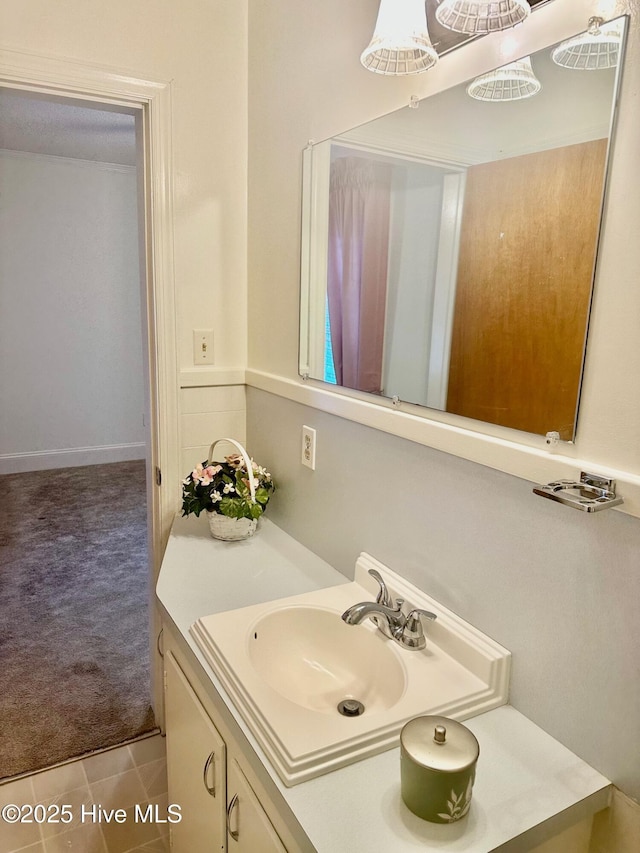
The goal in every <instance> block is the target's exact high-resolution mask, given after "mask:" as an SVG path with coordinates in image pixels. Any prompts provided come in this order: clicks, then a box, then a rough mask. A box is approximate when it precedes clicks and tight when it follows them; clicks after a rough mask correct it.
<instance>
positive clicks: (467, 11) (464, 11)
mask: <svg viewBox="0 0 640 853" xmlns="http://www.w3.org/2000/svg"><path fill="white" fill-rule="evenodd" d="M530 12H531V7H530V6H529V4H528V3H527V0H442V2H441V3H440V5H439V6H438V8H437V9H436V20H437V21H438V23H440V24H442V26H443V27H447V29H449V30H454V31H455V32H456V33H466V34H467V35H486V33H495V32H499V31H500V30H506V29H508V28H509V27H515V26H516V24H521V23H522V22H523V21H524V20H525V19H526V18H527V17H528V16H529V14H530Z"/></svg>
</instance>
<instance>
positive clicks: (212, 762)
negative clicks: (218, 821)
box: [202, 751, 216, 797]
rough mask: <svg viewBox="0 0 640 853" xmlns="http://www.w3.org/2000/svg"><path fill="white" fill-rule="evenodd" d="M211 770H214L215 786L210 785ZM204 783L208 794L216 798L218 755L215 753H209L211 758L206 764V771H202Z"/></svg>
mask: <svg viewBox="0 0 640 853" xmlns="http://www.w3.org/2000/svg"><path fill="white" fill-rule="evenodd" d="M209 768H212V769H213V774H212V775H213V784H212V785H209ZM202 781H203V782H204V787H205V788H206V789H207V793H208V794H209V795H210V796H212V797H215V795H216V754H215V751H214V752H211V753H209V757H208V758H207V760H206V761H205V763H204V770H203V771H202Z"/></svg>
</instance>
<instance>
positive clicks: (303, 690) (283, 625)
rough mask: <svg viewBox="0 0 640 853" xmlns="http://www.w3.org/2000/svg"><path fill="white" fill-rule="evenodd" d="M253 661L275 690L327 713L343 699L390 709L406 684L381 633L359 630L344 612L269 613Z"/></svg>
mask: <svg viewBox="0 0 640 853" xmlns="http://www.w3.org/2000/svg"><path fill="white" fill-rule="evenodd" d="M356 627H357V626H356ZM248 656H249V660H250V662H251V664H252V666H253V668H254V669H255V671H256V672H257V673H258V674H259V675H260V676H261V678H263V679H264V681H266V682H267V684H268V685H269V686H270V687H271V688H273V690H275V691H276V692H277V693H279V694H280V695H281V696H284V698H285V699H289V700H290V701H291V702H295V703H296V705H300V706H302V707H303V708H308V709H310V710H311V711H320V712H321V713H323V714H335V713H336V709H337V707H338V704H339V702H341V701H342V700H344V699H356V700H358V701H359V702H361V703H362V704H363V705H364V708H365V711H366V712H367V713H375V712H376V711H380V710H385V709H387V708H391V707H392V706H393V705H395V704H396V703H397V702H398V700H399V699H400V698H401V697H402V694H403V693H404V691H405V688H406V684H407V677H406V670H405V668H404V666H403V665H402V661H401V660H400V659H399V657H398V655H397V654H395V653H394V651H393V649H392V648H391V644H390V643H389V641H388V640H387V639H386V638H385V637H383V636H382V634H381V633H380V632H379V631H376V632H375V633H373V632H372V631H354V626H350V625H347V624H346V623H345V622H343V621H342V619H341V618H340V614H339V613H336V612H335V611H333V610H325V609H323V608H319V607H309V606H300V605H298V606H295V605H294V606H290V607H284V608H282V609H277V610H272V611H271V612H270V613H267V614H266V615H265V616H263V617H262V618H261V619H259V620H258V621H257V622H256V623H255V624H254V625H253V626H252V627H251V628H250V633H249V643H248Z"/></svg>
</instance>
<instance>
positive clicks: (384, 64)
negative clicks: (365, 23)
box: [360, 0, 438, 75]
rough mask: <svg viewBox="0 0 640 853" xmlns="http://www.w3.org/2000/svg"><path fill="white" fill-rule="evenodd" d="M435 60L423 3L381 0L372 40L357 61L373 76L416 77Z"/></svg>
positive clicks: (417, 1) (420, 0)
mask: <svg viewBox="0 0 640 853" xmlns="http://www.w3.org/2000/svg"><path fill="white" fill-rule="evenodd" d="M437 61H438V54H437V53H436V51H435V48H434V47H433V45H432V44H431V40H430V38H429V33H428V31H427V13H426V8H425V2H424V0H380V8H379V10H378V18H377V20H376V26H375V30H374V32H373V38H372V39H371V42H370V44H369V45H368V47H367V48H366V49H365V50H364V51H363V53H362V55H361V57H360V62H361V63H362V64H363V65H364V67H365V68H366V69H367V70H369V71H373V72H375V73H376V74H395V75H399V74H419V73H420V72H421V71H426V70H427V69H428V68H431V67H432V66H433V65H435V64H436V62H437Z"/></svg>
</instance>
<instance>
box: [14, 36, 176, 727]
mask: <svg viewBox="0 0 640 853" xmlns="http://www.w3.org/2000/svg"><path fill="white" fill-rule="evenodd" d="M0 86H4V87H6V88H13V89H19V90H23V91H29V92H37V93H41V94H46V95H51V96H54V97H55V96H58V97H64V98H71V99H74V100H76V101H78V100H80V101H83V100H84V101H91V102H93V103H100V104H104V105H105V108H106V109H108V108H109V107H112V108H118V107H120V108H126V109H129V110H132V111H133V112H134V114H135V115H136V117H137V119H136V125H137V126H138V127H139V130H140V133H141V137H142V146H138V147H139V148H140V147H141V148H142V159H143V166H144V168H143V170H142V171H143V175H142V186H143V193H142V194H141V195H142V197H143V205H144V209H143V210H140V211H139V213H140V214H144V215H143V217H142V216H141V217H140V219H141V224H142V222H144V229H141V231H142V230H144V234H143V235H142V238H141V247H142V251H141V257H142V254H143V253H144V260H143V261H142V262H141V268H142V269H141V271H142V273H143V278H144V279H146V282H144V286H145V287H146V335H144V337H145V338H146V340H145V342H144V343H145V347H146V353H145V362H146V365H145V366H146V373H147V377H146V378H147V380H148V393H147V397H148V400H147V405H148V406H149V408H150V421H151V422H150V424H149V428H148V432H147V436H148V442H149V447H148V448H147V459H148V461H150V463H151V464H148V465H147V479H148V486H147V494H148V497H149V499H150V504H149V509H148V528H149V546H150V547H149V602H150V608H149V612H150V648H151V660H152V662H153V663H152V667H151V680H152V697H151V698H152V701H153V704H154V710H155V712H156V719H157V721H158V723H159V724H160V725H161V726H162V725H163V710H162V709H163V703H162V661H161V658H160V655H159V651H158V650H159V647H160V644H159V642H158V637H159V632H160V630H161V619H160V614H159V612H158V608H157V605H156V598H155V586H156V581H157V577H158V573H159V570H160V563H161V561H162V556H163V553H164V549H165V546H166V543H167V539H168V537H169V532H170V528H171V523H172V521H173V518H174V515H175V512H176V509H177V501H178V498H179V494H178V492H179V489H178V485H177V484H178V483H179V458H178V456H179V448H180V434H179V409H178V393H179V390H178V368H177V357H176V353H177V346H176V323H175V318H176V294H175V280H174V273H173V185H172V184H173V182H172V176H173V169H172V151H171V119H172V116H171V84H170V83H169V82H166V81H160V80H150V79H138V78H134V77H131V76H130V75H128V74H124V73H120V72H118V71H117V70H114V69H110V68H105V67H101V66H97V65H87V64H83V63H80V62H76V61H71V60H64V59H59V58H54V57H48V56H43V55H39V54H31V53H24V52H20V51H13V50H5V49H0ZM138 116H140V117H141V120H138ZM157 472H159V476H157Z"/></svg>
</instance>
